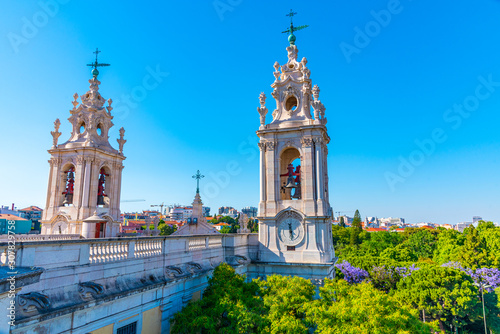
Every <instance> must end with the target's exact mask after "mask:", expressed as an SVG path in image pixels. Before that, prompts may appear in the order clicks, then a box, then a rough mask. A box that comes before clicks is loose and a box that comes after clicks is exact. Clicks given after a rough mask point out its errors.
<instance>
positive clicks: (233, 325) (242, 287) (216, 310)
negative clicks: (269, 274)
mask: <svg viewBox="0 0 500 334" xmlns="http://www.w3.org/2000/svg"><path fill="white" fill-rule="evenodd" d="M258 293H259V285H258V284H257V283H255V282H251V283H246V282H245V277H244V276H241V275H238V274H236V273H235V271H234V269H233V268H231V266H229V265H228V264H226V263H222V264H220V265H219V266H218V267H216V268H215V269H214V273H213V276H212V277H211V278H210V279H209V280H208V287H207V289H206V290H205V292H204V293H203V299H201V300H199V301H196V302H191V303H189V304H188V305H187V306H186V307H185V308H184V309H183V310H182V311H181V312H178V313H176V314H175V315H174V316H173V318H172V319H171V320H170V322H171V324H172V329H171V332H172V333H178V334H188V333H189V334H191V333H192V334H199V333H202V334H204V333H208V334H218V333H224V334H225V333H227V334H233V333H266V332H267V328H268V325H269V323H268V320H267V318H266V317H265V314H266V313H267V312H266V309H265V307H264V303H263V301H262V298H261V297H259V295H258Z"/></svg>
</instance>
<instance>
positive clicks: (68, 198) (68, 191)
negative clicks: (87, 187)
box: [61, 165, 75, 206]
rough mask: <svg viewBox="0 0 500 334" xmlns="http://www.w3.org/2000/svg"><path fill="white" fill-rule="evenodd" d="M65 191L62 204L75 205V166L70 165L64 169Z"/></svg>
mask: <svg viewBox="0 0 500 334" xmlns="http://www.w3.org/2000/svg"><path fill="white" fill-rule="evenodd" d="M62 177H63V184H64V191H63V193H62V194H63V195H64V196H62V199H61V200H62V203H61V206H70V205H73V193H74V191H75V166H73V165H68V166H66V167H65V168H64V169H63V174H62Z"/></svg>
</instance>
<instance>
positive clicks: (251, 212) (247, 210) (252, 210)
mask: <svg viewBox="0 0 500 334" xmlns="http://www.w3.org/2000/svg"><path fill="white" fill-rule="evenodd" d="M257 211H258V209H257V208H256V207H253V206H247V207H244V208H243V209H241V212H243V213H244V214H246V215H247V216H248V218H254V217H257Z"/></svg>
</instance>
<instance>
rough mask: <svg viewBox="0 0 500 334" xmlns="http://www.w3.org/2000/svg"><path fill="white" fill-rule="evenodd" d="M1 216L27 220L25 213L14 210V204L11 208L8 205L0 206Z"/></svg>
mask: <svg viewBox="0 0 500 334" xmlns="http://www.w3.org/2000/svg"><path fill="white" fill-rule="evenodd" d="M0 214H4V215H14V216H18V217H21V218H25V216H24V213H22V212H19V211H17V210H16V208H14V203H12V207H10V208H9V207H8V206H7V205H2V206H0Z"/></svg>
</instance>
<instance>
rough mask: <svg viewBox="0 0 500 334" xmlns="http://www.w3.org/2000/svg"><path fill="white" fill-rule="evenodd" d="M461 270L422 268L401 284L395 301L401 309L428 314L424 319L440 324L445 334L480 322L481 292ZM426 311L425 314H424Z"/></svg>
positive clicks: (424, 266) (425, 266)
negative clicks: (408, 307) (406, 306)
mask: <svg viewBox="0 0 500 334" xmlns="http://www.w3.org/2000/svg"><path fill="white" fill-rule="evenodd" d="M473 283H474V282H473V281H472V278H471V277H470V276H469V275H467V274H465V273H464V272H463V271H461V270H457V269H454V268H450V267H442V266H437V265H422V268H421V269H420V270H416V271H414V272H413V273H412V274H411V275H410V276H408V277H406V278H404V279H403V280H401V281H400V282H399V283H398V285H397V291H396V293H395V296H396V298H397V299H398V300H399V301H400V304H401V305H408V306H410V307H412V308H415V309H418V310H419V311H421V312H422V315H423V314H424V312H425V319H426V320H427V321H429V320H437V321H438V322H439V327H440V329H441V330H442V331H445V329H448V328H450V327H451V326H453V327H454V328H462V327H463V326H464V325H465V324H467V323H468V322H469V321H470V319H474V318H476V319H477V318H478V317H479V314H478V312H477V310H478V309H477V306H478V303H479V299H478V289H477V288H476V287H475V286H474V284H473ZM422 310H423V311H422Z"/></svg>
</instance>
